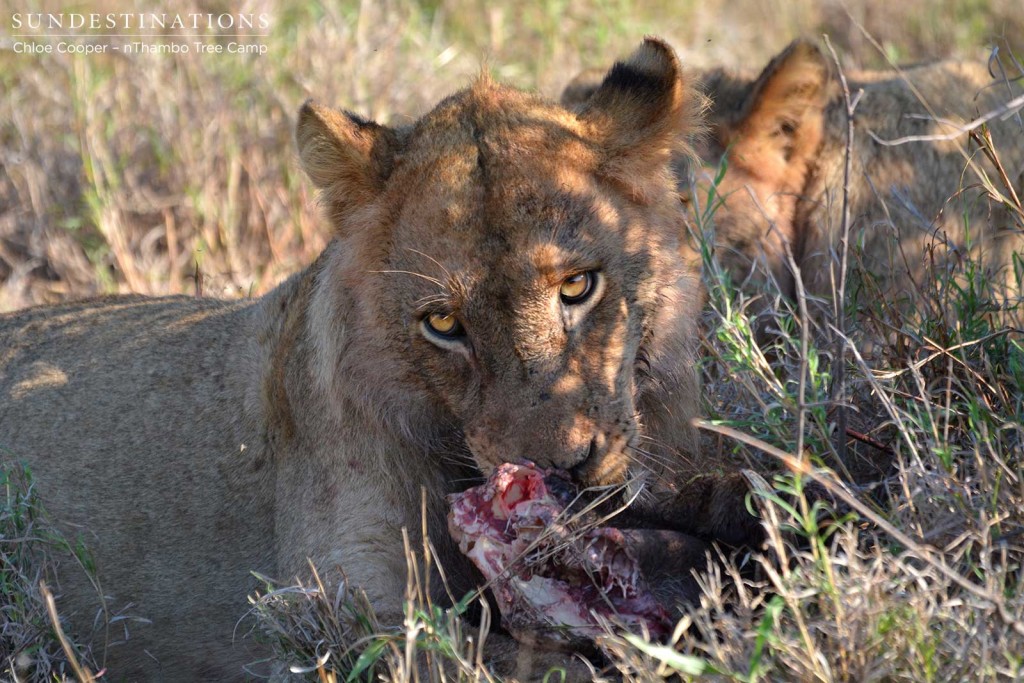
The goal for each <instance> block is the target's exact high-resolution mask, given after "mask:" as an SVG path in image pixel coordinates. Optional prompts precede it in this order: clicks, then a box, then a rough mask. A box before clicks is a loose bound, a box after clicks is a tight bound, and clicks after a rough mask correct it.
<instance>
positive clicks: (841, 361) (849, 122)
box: [824, 35, 864, 468]
mask: <svg viewBox="0 0 1024 683" xmlns="http://www.w3.org/2000/svg"><path fill="white" fill-rule="evenodd" d="M824 38H825V46H826V47H828V51H829V52H830V53H831V54H832V61H833V62H834V63H835V65H836V73H837V74H839V84H840V86H841V87H842V90H843V104H844V106H845V107H846V151H845V160H844V166H843V214H842V215H843V218H842V226H841V230H842V237H841V238H840V241H839V288H838V289H837V290H836V295H835V300H834V301H833V304H832V312H833V314H834V317H835V321H836V328H837V329H838V330H839V334H837V335H836V336H835V342H834V346H833V358H832V377H833V383H832V400H833V401H834V402H835V405H836V439H835V440H836V444H835V449H836V455H837V456H838V458H839V461H840V462H841V463H842V465H843V467H844V468H847V453H846V430H847V424H848V418H847V414H846V401H845V400H844V399H845V397H846V363H845V353H844V350H845V347H846V342H845V339H846V271H847V269H848V267H849V253H850V174H851V172H852V169H853V114H854V112H855V111H856V109H857V104H858V103H859V102H860V98H861V96H862V95H863V94H864V89H863V88H861V89H860V90H858V91H857V94H856V95H855V96H853V98H851V97H850V85H849V84H848V83H847V82H846V74H845V73H844V72H843V66H842V64H840V63H839V56H838V55H837V54H836V51H835V48H833V47H832V41H831V40H829V39H828V35H825V36H824Z"/></svg>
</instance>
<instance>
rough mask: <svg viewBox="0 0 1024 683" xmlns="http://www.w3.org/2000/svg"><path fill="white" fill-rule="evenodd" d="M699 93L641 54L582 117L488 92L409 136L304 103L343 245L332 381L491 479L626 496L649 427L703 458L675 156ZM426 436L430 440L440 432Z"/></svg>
mask: <svg viewBox="0 0 1024 683" xmlns="http://www.w3.org/2000/svg"><path fill="white" fill-rule="evenodd" d="M694 102H695V99H694V96H693V94H692V93H691V91H690V89H689V87H688V85H687V84H686V83H684V81H683V78H682V76H681V72H680V67H679V64H678V62H677V59H676V57H675V54H674V53H673V51H672V49H671V48H670V47H668V46H667V45H666V44H664V43H662V42H661V41H658V40H654V39H648V40H646V41H645V42H644V44H643V45H642V46H641V47H640V48H639V49H638V50H637V51H636V52H635V53H634V54H633V55H632V56H631V57H630V58H629V59H628V60H627V61H625V62H623V63H619V64H616V65H615V66H614V67H613V68H612V69H611V70H610V71H609V72H608V74H607V76H606V77H605V79H604V81H603V83H602V84H601V86H600V88H598V90H597V92H596V93H595V94H594V96H593V98H592V99H591V100H590V102H589V104H588V105H587V106H586V107H584V108H583V109H581V110H580V111H578V112H576V113H572V112H569V111H567V110H565V109H563V108H561V107H559V106H557V105H554V104H552V103H549V102H547V101H545V100H543V99H541V98H539V97H536V96H534V95H531V94H526V93H523V92H520V91H518V90H514V89H512V88H508V87H505V86H502V85H499V84H496V83H494V82H492V81H491V80H490V79H489V78H487V77H481V78H479V79H478V80H477V82H476V83H475V84H474V85H473V86H472V87H470V88H468V89H466V90H464V91H462V92H459V93H457V94H455V95H452V96H451V97H449V98H447V99H445V100H444V101H442V102H441V103H440V104H439V105H438V106H437V107H436V108H434V110H433V111H431V112H430V113H428V114H427V115H425V116H424V117H423V118H421V119H420V120H418V121H417V122H415V123H414V124H412V125H409V126H406V127H401V128H389V127H385V126H381V125H378V124H375V123H371V122H369V121H365V120H363V119H361V118H359V117H357V116H355V115H352V114H349V113H341V112H337V111H334V110H332V109H329V108H326V107H323V106H321V105H318V104H315V103H307V104H306V105H305V106H304V107H303V108H302V111H301V113H300V120H299V123H298V130H297V139H298V146H299V153H300V156H301V160H302V163H303V166H304V168H305V170H306V172H307V173H308V174H309V176H310V178H311V179H312V180H313V182H314V184H315V185H316V186H317V187H318V188H320V189H321V191H322V201H323V202H324V204H325V205H326V209H327V211H328V214H329V216H330V217H331V220H332V222H333V225H334V229H335V231H336V235H337V239H336V241H335V244H334V245H333V246H332V248H331V249H330V250H329V258H327V259H326V260H325V261H324V265H323V267H322V268H323V270H322V272H321V274H320V276H319V280H318V283H319V284H318V289H319V291H318V294H317V296H316V297H315V298H314V303H313V304H312V305H311V313H312V314H313V315H323V316H335V320H336V322H335V324H334V325H331V326H320V329H321V330H322V331H321V332H320V333H319V337H318V339H317V341H316V345H317V347H318V349H319V350H318V353H319V354H320V356H321V366H322V371H321V372H320V375H321V377H320V379H321V381H322V382H323V383H325V384H326V385H328V386H330V387H331V388H332V389H331V390H332V391H335V392H336V393H338V394H339V395H340V396H341V397H342V399H341V400H342V402H343V403H344V404H345V405H346V406H348V407H349V408H353V407H354V408H355V409H358V410H364V411H366V414H367V415H368V416H374V417H375V418H377V419H384V420H393V421H395V422H396V424H401V425H402V429H404V430H406V431H407V432H409V434H410V435H411V436H414V437H418V438H422V436H423V434H424V433H427V432H430V433H431V434H432V438H434V439H435V443H436V440H437V439H445V438H447V439H448V440H449V441H448V443H450V440H451V438H452V437H453V436H454V437H455V438H457V439H458V440H460V442H461V443H463V444H464V446H465V447H467V448H468V451H469V452H470V453H471V454H472V458H473V460H474V461H475V463H476V465H477V466H478V467H479V468H480V469H481V470H482V471H483V472H484V473H487V472H489V471H490V470H491V469H492V468H493V467H495V466H496V465H498V464H499V463H501V462H506V461H509V460H516V459H520V458H528V459H531V460H533V461H535V462H536V463H538V464H539V465H542V466H554V467H559V468H562V469H565V470H568V471H570V472H571V473H573V475H574V476H575V477H576V478H577V479H578V480H579V481H581V482H583V483H586V484H610V483H615V482H620V481H622V480H623V479H624V477H625V475H626V472H627V470H628V468H629V467H628V466H629V464H630V463H631V462H636V461H637V459H638V456H637V454H638V453H643V452H645V451H648V450H650V449H651V448H653V447H645V445H644V444H643V443H642V438H641V423H643V422H649V421H656V422H658V423H659V424H660V425H662V426H664V425H678V430H679V431H680V436H679V437H678V438H677V439H675V443H673V444H670V447H675V448H683V447H689V446H691V445H692V442H691V441H690V440H691V439H692V434H691V432H690V428H689V426H688V419H689V418H690V417H692V413H693V405H694V403H693V402H694V400H695V396H694V394H695V392H696V384H695V380H694V375H695V373H694V368H693V357H692V349H693V344H694V339H695V332H694V329H693V318H694V311H693V301H694V300H695V298H696V297H695V294H694V290H695V286H696V285H695V282H694V279H693V275H692V274H691V273H690V272H689V271H688V270H687V269H686V267H685V266H684V264H683V262H682V261H681V259H680V257H679V250H678V241H679V236H680V235H681V234H682V233H683V230H682V229H681V222H682V221H683V218H684V217H683V213H682V210H681V207H680V205H679V201H678V198H677V194H676V184H675V179H674V177H673V176H672V174H671V171H670V158H671V157H672V155H673V153H674V152H675V151H676V150H677V149H678V147H679V145H680V144H682V143H681V142H680V141H681V140H684V139H685V138H686V134H687V132H688V131H689V130H690V129H691V126H692V125H693V122H692V116H693V110H694V108H695V107H694ZM428 423H429V425H430V426H426V425H427V424H428Z"/></svg>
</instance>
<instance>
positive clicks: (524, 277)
mask: <svg viewBox="0 0 1024 683" xmlns="http://www.w3.org/2000/svg"><path fill="white" fill-rule="evenodd" d="M694 101H695V100H694V95H693V93H692V91H691V89H690V88H689V86H688V84H687V83H685V82H684V81H683V80H682V79H681V77H680V70H679V65H678V63H677V60H676V57H675V55H674V53H673V52H672V50H671V49H670V48H669V47H667V46H666V45H665V44H663V43H661V42H660V41H657V40H653V39H651V40H648V41H646V42H645V43H644V45H643V46H642V47H641V48H640V49H639V50H638V51H637V53H636V54H634V55H633V57H631V59H630V60H629V61H627V62H626V63H625V64H620V65H617V66H616V67H615V68H614V69H613V70H612V72H610V74H609V76H608V78H607V79H606V81H605V84H604V85H603V86H602V88H601V90H599V92H598V93H597V95H596V96H595V99H594V103H593V104H592V105H591V106H589V107H586V108H584V109H583V110H582V111H580V112H579V113H577V114H574V113H570V112H569V111H566V110H565V109H562V108H560V107H558V106H555V105H553V104H550V103H547V102H545V101H543V100H541V99H539V98H537V97H535V96H532V95H529V94H525V93H522V92H519V91H516V90H513V89H510V88H507V87H504V86H501V85H498V84H495V83H493V82H491V81H490V80H489V79H487V78H481V79H480V80H479V81H478V82H477V83H476V84H475V85H473V86H472V87H470V88H469V89H467V90H464V91H462V92H459V93H457V94H455V95H453V96H451V97H449V98H448V99H446V100H444V101H442V102H441V103H440V104H439V105H438V106H437V107H436V108H435V109H434V110H433V111H432V112H430V113H429V114H427V115H426V116H424V117H423V118H422V119H420V120H419V121H417V122H416V123H414V124H412V125H410V126H407V127H404V128H397V129H391V128H386V127H383V126H379V125H377V124H372V123H369V122H366V121H362V120H360V119H358V118H356V117H354V116H352V115H350V114H347V113H342V112H337V111H334V110H331V109H328V108H326V107H323V106H321V105H317V104H314V103H308V104H307V105H305V106H304V107H303V109H302V111H301V112H300V117H299V123H298V130H297V136H296V137H297V142H298V146H299V154H300V158H301V160H302V164H303V166H304V168H305V170H306V172H307V173H308V175H309V176H310V178H311V179H312V180H313V182H314V184H315V185H317V186H318V187H319V188H320V189H321V191H322V200H323V203H324V206H325V209H326V213H327V214H328V216H329V217H330V219H331V223H332V226H333V229H334V232H335V239H334V240H333V241H332V242H331V244H330V245H329V246H328V248H327V249H326V250H325V251H324V253H323V254H322V255H321V257H320V258H319V259H318V260H317V261H316V263H314V264H313V265H311V266H310V267H309V268H307V269H306V270H305V271H303V272H301V273H298V274H297V275H295V276H293V277H292V278H291V279H290V280H288V281H287V282H285V283H284V284H282V285H281V286H280V287H278V288H277V289H275V290H274V291H273V292H271V293H269V294H267V295H266V296H264V297H262V298H260V299H257V300H251V301H236V302H221V301H212V300H206V299H191V298H183V297H176V298H167V299H144V298H138V297H121V298H105V299H96V300H90V301H85V302H81V303H73V304H67V305H63V306H58V307H52V308H35V309H30V310H27V311H23V312H20V313H15V314H11V315H7V316H4V317H0V446H2V447H3V448H4V451H5V454H9V455H10V456H11V457H14V458H18V459H23V460H26V461H27V462H28V463H29V464H30V466H31V468H32V471H33V473H34V475H35V477H36V480H37V481H38V487H39V491H40V492H41V494H42V497H43V500H44V502H45V504H46V506H47V507H48V509H49V510H50V511H51V513H52V514H53V515H54V517H55V518H56V519H57V521H59V522H60V523H62V524H63V525H64V528H66V529H70V530H74V531H76V532H78V531H80V532H81V533H82V534H84V536H85V539H86V541H87V543H88V544H89V545H90V546H92V548H93V549H94V551H95V554H96V557H97V566H98V576H99V580H100V582H101V584H102V588H103V592H104V594H105V595H107V596H108V601H107V604H108V606H109V607H110V608H111V609H113V610H119V609H120V608H122V607H123V606H125V605H127V604H129V603H130V604H131V607H130V608H129V609H128V610H127V613H128V614H130V615H134V616H139V617H143V618H145V619H148V620H150V621H151V623H143V622H136V621H128V622H127V627H128V628H127V631H128V633H129V637H128V638H127V640H125V637H124V632H125V630H124V626H123V624H118V625H115V626H113V627H111V629H110V631H109V633H108V634H106V635H104V634H98V635H97V637H96V638H94V639H93V642H94V643H95V644H97V645H98V646H100V647H102V646H103V644H104V643H105V642H106V641H107V640H109V642H110V647H109V649H108V651H107V655H108V657H107V665H108V666H109V668H110V671H111V672H112V676H114V677H115V678H118V679H120V678H122V677H123V678H126V679H136V680H160V679H163V680H200V679H203V680H229V679H236V678H239V677H241V675H242V674H241V666H242V665H243V664H244V663H246V662H250V661H253V660H254V659H257V658H258V656H259V652H258V651H257V650H256V648H255V646H254V645H253V644H252V640H251V639H245V638H243V637H242V636H243V635H244V634H245V631H246V629H247V623H246V622H242V624H241V625H240V626H239V627H238V628H237V629H236V623H237V622H238V620H239V619H240V618H242V617H243V615H244V614H245V612H246V607H247V605H246V595H247V594H248V593H249V592H250V591H251V590H252V589H253V588H254V587H255V585H256V582H255V580H254V579H253V578H252V576H251V574H250V572H252V571H256V572H260V573H263V574H266V575H270V576H275V577H279V578H282V579H288V578H289V577H292V576H295V575H296V574H305V572H306V571H307V558H311V559H312V560H313V561H314V563H315V564H316V565H317V566H318V568H319V570H320V572H321V573H322V574H323V575H324V576H325V577H328V578H331V577H337V576H338V572H339V571H340V570H343V571H344V572H345V574H346V575H347V576H348V578H349V580H350V581H351V582H352V583H353V584H355V585H356V586H358V587H359V588H361V589H363V590H364V591H366V593H367V594H368V596H369V598H370V600H371V601H372V603H373V605H374V606H375V607H376V609H377V610H378V613H379V615H380V616H381V618H382V619H383V620H384V622H385V623H390V624H393V625H397V624H400V623H401V600H402V597H403V590H404V586H405V583H406V565H405V559H404V557H403V544H402V528H403V527H405V528H408V529H409V530H411V531H412V532H415V531H416V530H418V529H419V528H420V505H421V489H423V490H425V491H426V496H427V508H428V516H429V519H428V523H429V525H430V528H431V531H432V534H434V533H436V538H434V542H435V545H436V546H437V547H438V549H439V551H440V553H441V562H442V564H443V565H444V566H445V567H446V569H447V572H448V576H449V580H450V583H451V588H452V591H453V593H454V594H455V595H458V596H461V595H463V594H464V592H465V591H466V590H467V589H469V588H470V587H472V586H473V585H474V582H475V580H476V578H477V577H476V575H475V574H474V573H473V572H472V571H471V570H470V569H469V567H468V565H467V563H466V562H465V561H464V560H463V559H462V558H461V557H460V556H459V555H458V553H457V552H456V551H455V549H454V548H453V547H452V544H451V542H450V540H449V539H448V538H447V533H446V532H445V525H444V523H443V516H444V515H445V513H446V510H445V507H444V502H443V501H444V497H445V495H446V494H448V493H450V492H452V491H455V490H461V489H464V488H466V487H467V486H469V485H471V484H472V482H473V480H474V478H475V477H479V476H480V474H481V473H487V472H489V471H490V469H491V468H492V467H493V466H494V465H495V464H496V463H498V462H500V461H503V460H509V459H518V458H530V459H532V460H534V461H535V462H537V463H538V464H539V465H541V466H545V467H546V466H557V467H562V468H566V469H569V470H571V471H572V472H573V473H574V475H575V476H576V477H577V478H578V479H579V480H580V481H581V482H583V483H586V484H598V485H600V484H616V483H620V482H623V481H626V479H627V478H629V479H630V481H631V485H630V486H631V490H636V489H638V488H642V490H643V495H642V496H641V501H642V502H643V504H644V505H646V506H647V507H648V508H649V509H652V510H653V509H655V508H656V507H657V505H658V504H661V503H666V502H667V504H669V505H673V506H675V507H674V509H675V510H676V512H675V513H674V514H673V515H671V516H670V517H672V518H674V519H679V520H682V521H681V522H680V524H679V525H680V526H685V527H687V528H690V529H692V530H693V531H695V532H697V533H702V534H707V535H716V534H718V533H719V532H720V533H721V534H722V535H723V536H724V537H732V536H735V535H736V534H737V533H741V531H740V530H742V529H747V530H749V527H750V525H751V523H752V522H751V521H750V519H749V517H748V516H747V515H746V514H745V513H744V512H743V504H742V495H741V492H739V491H736V495H734V496H733V497H732V498H731V501H730V502H729V503H727V504H725V505H722V506H721V509H718V508H713V507H712V502H711V501H718V499H717V498H715V496H713V495H708V496H700V497H696V496H691V495H688V494H687V493H686V491H687V486H688V484H687V483H686V482H688V481H690V474H692V473H693V472H694V471H695V470H697V471H699V470H700V469H701V468H702V467H703V464H702V463H701V462H700V459H699V453H698V451H697V439H696V438H695V434H694V429H693V427H692V426H691V424H690V418H691V417H693V416H694V414H695V412H696V410H697V396H698V386H697V379H696V374H695V363H694V354H695V346H696V332H695V328H694V319H695V314H696V311H695V302H696V299H697V295H696V290H697V286H696V283H695V278H694V274H693V273H692V272H691V271H690V270H689V269H688V268H687V267H686V265H685V264H684V263H683V261H682V259H681V258H680V255H679V235H680V234H681V233H682V222H683V215H682V211H681V209H680V207H679V202H678V199H677V195H676V187H675V184H674V180H673V176H672V174H671V172H670V168H669V159H670V157H671V156H672V155H673V154H675V153H677V152H678V148H679V147H680V145H681V141H682V140H684V139H685V137H686V134H687V132H688V130H691V129H692V126H693V125H694V124H693V121H692V116H693V110H694V107H693V102H694ZM588 269H591V270H597V271H600V273H601V279H602V281H603V285H602V287H603V289H602V291H601V292H600V294H599V296H595V297H594V298H593V299H592V300H591V301H588V303H587V304H585V305H581V306H579V307H578V310H571V311H570V310H567V309H566V308H565V307H564V306H563V304H561V303H560V301H559V298H558V288H559V284H560V283H561V281H562V280H563V279H565V278H566V277H568V276H571V275H573V274H575V273H578V272H580V271H582V270H588ZM432 311H444V312H454V313H455V314H457V315H458V317H459V319H460V320H461V321H462V324H463V325H464V327H465V329H466V334H467V336H466V338H465V340H464V341H460V342H458V344H452V343H448V342H443V340H442V343H434V342H432V341H431V340H430V339H428V335H427V333H425V331H424V329H423V327H422V323H421V320H422V318H423V316H425V315H426V314H428V313H430V312H432ZM5 457H7V456H6V455H5ZM734 484H735V480H729V481H726V482H725V483H724V486H723V487H722V490H723V491H726V492H730V491H733V490H734V489H733V488H732V487H734ZM702 486H703V485H702ZM702 490H703V489H702ZM714 504H715V505H717V504H718V503H717V502H716V503H714ZM681 571H684V572H688V571H689V568H681ZM69 575H70V574H69ZM60 594H61V595H60V598H59V605H60V608H61V611H62V612H63V613H65V614H67V615H69V616H70V617H71V618H72V623H73V625H74V628H75V630H76V631H77V633H78V634H79V635H80V636H81V635H83V634H87V633H88V632H89V631H90V630H91V628H92V625H93V623H94V619H95V618H96V614H97V609H98V604H99V603H98V600H97V597H96V595H95V592H93V591H90V589H89V588H88V586H86V585H83V583H82V582H77V583H76V582H74V581H72V580H70V579H69V581H68V582H67V583H65V584H64V585H62V586H61V590H60ZM440 596H441V591H440V587H439V586H438V597H440Z"/></svg>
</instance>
